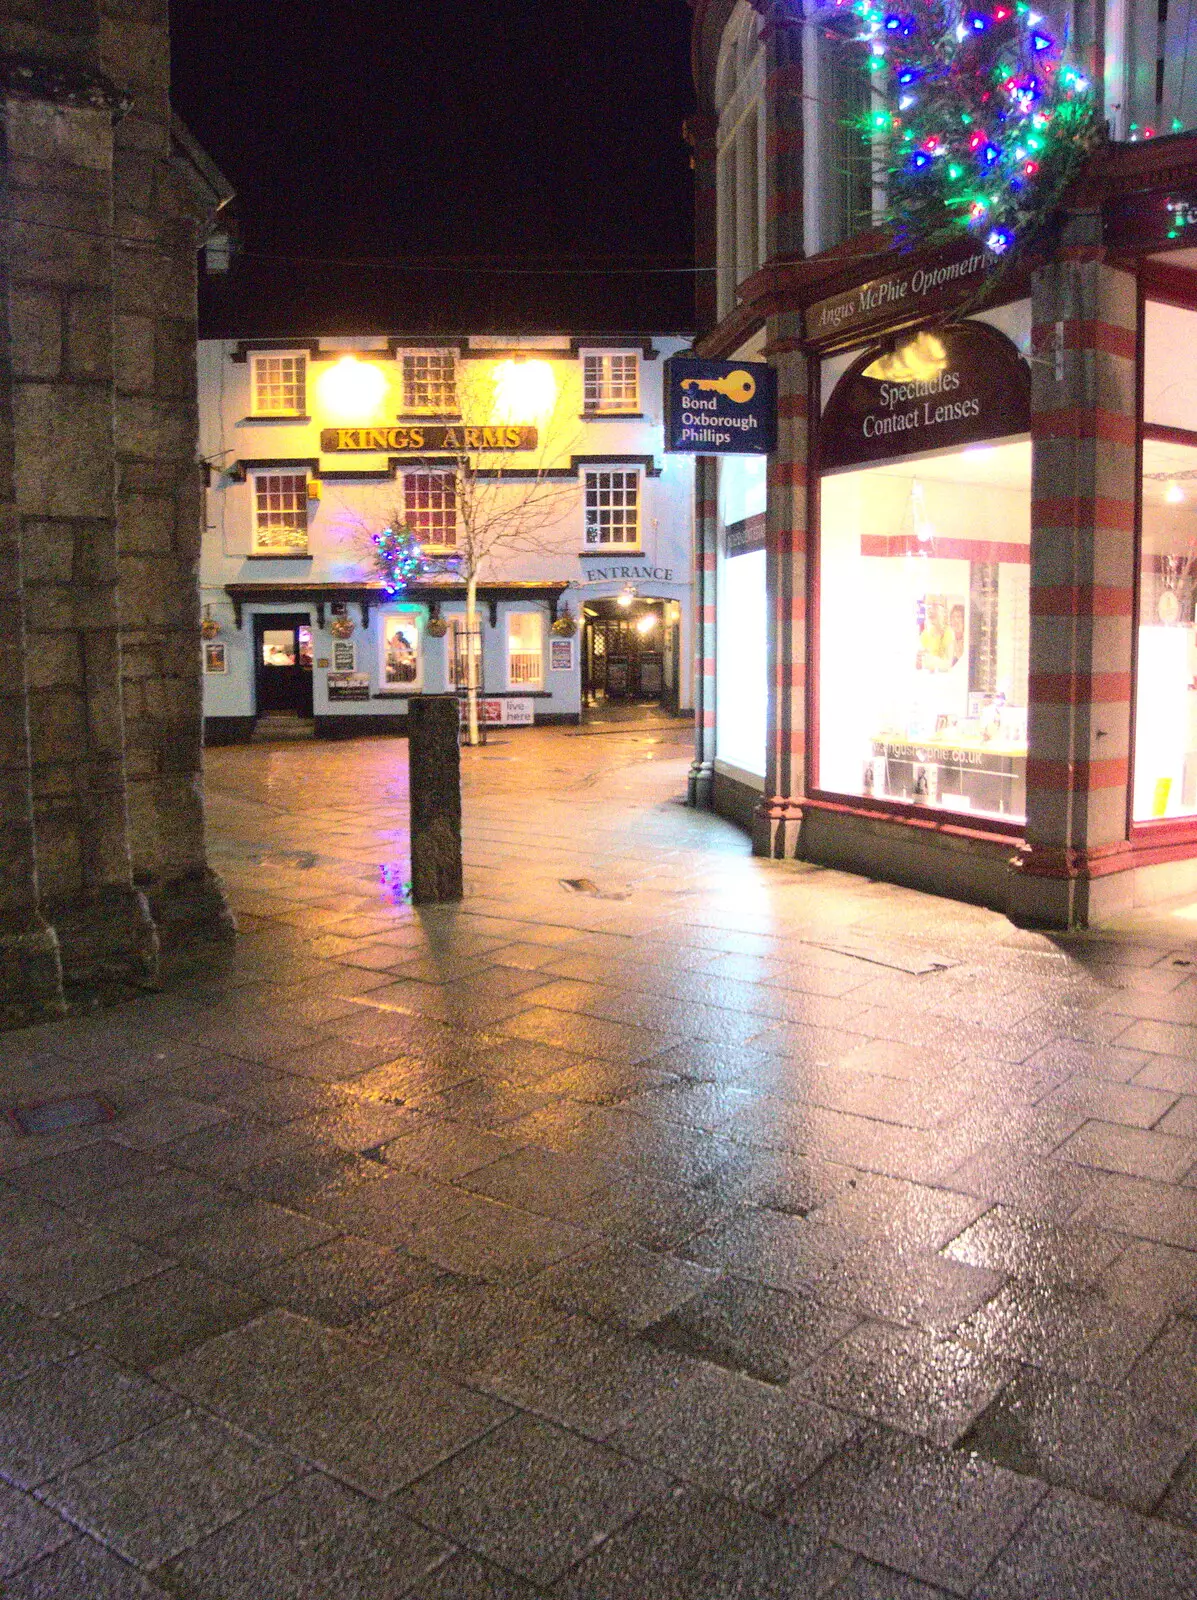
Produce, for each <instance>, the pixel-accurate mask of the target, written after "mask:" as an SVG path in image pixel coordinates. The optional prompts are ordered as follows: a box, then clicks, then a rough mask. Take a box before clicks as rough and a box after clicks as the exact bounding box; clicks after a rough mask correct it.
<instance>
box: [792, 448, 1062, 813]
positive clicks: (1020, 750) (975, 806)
mask: <svg viewBox="0 0 1197 1600" xmlns="http://www.w3.org/2000/svg"><path fill="white" fill-rule="evenodd" d="M1030 520H1031V446H1030V441H1029V440H1027V439H1022V438H1019V439H1003V440H1001V441H1000V442H995V443H992V444H969V445H964V446H962V447H958V448H956V449H951V450H943V451H938V452H932V453H929V454H924V455H920V456H917V457H909V458H906V459H891V460H888V461H885V462H883V463H881V464H879V465H875V466H866V467H856V468H850V469H847V470H844V471H840V472H834V473H829V474H826V475H824V477H823V478H822V480H821V487H820V524H821V530H822V531H821V536H820V566H819V712H818V727H819V739H818V787H819V788H820V789H823V790H825V791H830V792H833V793H837V794H844V795H858V796H862V797H865V798H878V799H886V800H891V801H901V802H907V803H910V804H914V805H918V806H925V807H927V808H929V809H938V810H944V811H955V812H964V813H968V814H972V815H976V816H979V817H990V818H997V819H1000V820H1003V821H1010V822H1017V821H1021V820H1023V819H1024V817H1025V814H1026V758H1027V672H1028V634H1029V609H1030V606H1029V598H1030Z"/></svg>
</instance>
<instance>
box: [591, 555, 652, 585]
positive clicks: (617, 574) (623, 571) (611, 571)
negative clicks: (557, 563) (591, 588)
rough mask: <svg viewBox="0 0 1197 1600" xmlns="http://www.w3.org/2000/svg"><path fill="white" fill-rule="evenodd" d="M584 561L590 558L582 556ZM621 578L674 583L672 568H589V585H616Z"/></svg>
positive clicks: (644, 581)
mask: <svg viewBox="0 0 1197 1600" xmlns="http://www.w3.org/2000/svg"><path fill="white" fill-rule="evenodd" d="M582 560H583V561H589V560H590V557H589V556H587V555H585V554H584V555H583V556H582ZM620 578H631V579H632V580H633V581H635V580H637V579H639V581H640V582H641V583H672V582H673V568H672V567H645V566H638V567H634V566H626V567H625V566H618V567H587V568H586V582H587V583H615V582H616V581H617V580H618V579H620Z"/></svg>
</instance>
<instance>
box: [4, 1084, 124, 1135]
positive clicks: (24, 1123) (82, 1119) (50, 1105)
mask: <svg viewBox="0 0 1197 1600" xmlns="http://www.w3.org/2000/svg"><path fill="white" fill-rule="evenodd" d="M5 1115H6V1116H7V1118H8V1120H9V1122H11V1123H12V1124H13V1126H14V1127H15V1128H17V1129H19V1130H20V1132H21V1133H40V1134H46V1133H62V1132H63V1131H64V1130H65V1129H67V1128H87V1127H90V1126H91V1125H92V1124H93V1123H96V1122H111V1121H112V1118H113V1116H114V1115H115V1113H114V1112H113V1109H112V1107H111V1106H110V1105H109V1104H108V1102H107V1101H106V1100H101V1099H100V1097H99V1095H97V1094H84V1095H78V1096H76V1097H75V1098H74V1099H72V1100H50V1101H48V1102H47V1103H46V1104H45V1105H40V1106H11V1107H10V1108H9V1109H8V1111H6V1112H5Z"/></svg>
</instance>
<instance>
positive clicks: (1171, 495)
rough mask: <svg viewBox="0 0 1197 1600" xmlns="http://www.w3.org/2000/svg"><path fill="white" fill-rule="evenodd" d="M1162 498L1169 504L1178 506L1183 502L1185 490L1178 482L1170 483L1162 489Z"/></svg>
mask: <svg viewBox="0 0 1197 1600" xmlns="http://www.w3.org/2000/svg"><path fill="white" fill-rule="evenodd" d="M1164 499H1165V500H1166V501H1167V502H1168V504H1169V505H1170V506H1180V505H1183V504H1184V499H1185V492H1184V490H1183V489H1182V488H1181V486H1180V484H1179V483H1170V484H1169V485H1168V487H1167V488H1166V489H1165V490H1164Z"/></svg>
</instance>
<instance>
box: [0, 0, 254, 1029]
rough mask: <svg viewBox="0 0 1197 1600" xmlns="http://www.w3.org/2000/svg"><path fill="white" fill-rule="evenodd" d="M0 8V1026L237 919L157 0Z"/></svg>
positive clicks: (133, 980)
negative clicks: (208, 675) (202, 668)
mask: <svg viewBox="0 0 1197 1600" xmlns="http://www.w3.org/2000/svg"><path fill="white" fill-rule="evenodd" d="M17 13H18V14H17V15H14V13H13V12H12V11H11V10H10V11H9V12H8V15H7V20H0V106H2V114H0V138H2V145H0V665H2V667H3V671H2V672H0V1026H5V1025H7V1026H13V1025H18V1024H21V1023H24V1022H28V1021H30V1020H34V1019H36V1018H37V1017H39V1016H44V1015H47V1014H53V1013H55V1012H61V1011H64V1010H66V1009H70V1008H72V1007H76V1006H88V1005H91V1004H94V1003H95V1002H96V1001H97V1000H99V999H103V998H106V997H109V996H113V995H118V994H121V993H125V992H127V991H128V990H130V989H131V988H135V987H138V986H146V985H152V984H154V983H155V982H156V981H157V980H158V976H159V971H160V964H161V960H162V957H163V955H164V953H165V954H169V953H170V952H171V951H174V950H177V949H179V948H182V947H185V946H186V945H187V944H188V943H189V942H190V941H192V940H195V939H203V938H210V937H214V936H217V937H219V936H228V935H229V934H231V932H232V922H231V919H230V917H229V914H228V912H227V909H226V907H225V904H224V899H223V895H222V893H221V890H220V887H219V884H218V883H217V881H216V880H215V878H214V877H213V875H212V873H211V872H210V870H209V868H208V865H207V859H206V854H205V843H204V823H203V804H202V783H201V754H200V744H201V714H200V681H199V599H198V590H197V586H196V576H195V575H196V566H197V562H198V556H199V540H200V483H199V472H198V467H197V463H196V448H195V440H196V431H197V430H196V399H195V310H194V306H195V261H196V250H197V246H198V243H199V233H198V229H199V227H200V225H201V224H202V222H203V221H204V215H203V209H202V206H201V205H200V204H199V203H198V201H197V199H196V196H195V193H194V191H193V189H192V188H191V187H189V186H188V185H187V183H186V182H185V181H184V180H183V178H182V177H181V175H180V173H179V170H178V168H177V166H176V164H175V163H174V161H173V160H172V150H171V131H170V106H169V99H168V81H169V72H168V64H169V37H168V31H167V6H166V0H161V3H158V0H138V4H137V5H136V6H133V7H130V5H129V4H128V3H121V0H78V3H75V4H72V5H70V6H68V7H64V6H61V5H51V4H33V5H26V6H23V7H18V8H17Z"/></svg>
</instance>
